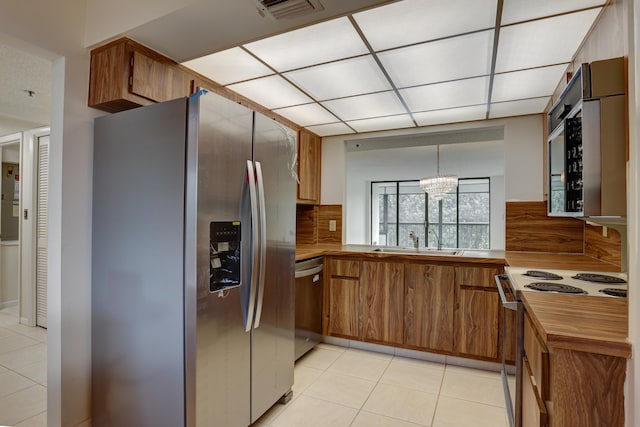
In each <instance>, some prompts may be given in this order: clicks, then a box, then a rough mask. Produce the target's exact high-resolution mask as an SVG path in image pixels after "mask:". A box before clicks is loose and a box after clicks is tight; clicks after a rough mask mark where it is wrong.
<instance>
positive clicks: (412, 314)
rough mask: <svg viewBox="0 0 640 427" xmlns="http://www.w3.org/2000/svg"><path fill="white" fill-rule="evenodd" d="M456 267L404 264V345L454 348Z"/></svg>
mask: <svg viewBox="0 0 640 427" xmlns="http://www.w3.org/2000/svg"><path fill="white" fill-rule="evenodd" d="M453 279H454V268H453V267H448V266H441V265H431V264H406V265H405V266H404V280H405V298H404V307H405V309H404V344H405V345H407V346H411V347H419V348H421V349H425V350H439V351H446V352H450V351H452V350H453V308H454V282H453Z"/></svg>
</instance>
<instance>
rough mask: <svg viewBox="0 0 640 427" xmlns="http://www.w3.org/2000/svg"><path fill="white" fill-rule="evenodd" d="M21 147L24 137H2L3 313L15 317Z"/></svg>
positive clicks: (0, 300) (0, 266)
mask: <svg viewBox="0 0 640 427" xmlns="http://www.w3.org/2000/svg"><path fill="white" fill-rule="evenodd" d="M21 144H22V135H21V134H13V135H9V136H5V137H2V138H0V163H1V173H2V175H1V177H0V188H1V190H2V196H1V200H0V310H3V311H7V312H12V313H14V314H16V315H17V314H18V312H19V305H18V302H19V299H20V173H21V172H20V163H21V162H20V148H21Z"/></svg>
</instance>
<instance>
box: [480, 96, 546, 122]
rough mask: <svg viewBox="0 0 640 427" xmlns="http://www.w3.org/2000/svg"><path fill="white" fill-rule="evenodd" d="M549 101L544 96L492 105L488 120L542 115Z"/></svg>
mask: <svg viewBox="0 0 640 427" xmlns="http://www.w3.org/2000/svg"><path fill="white" fill-rule="evenodd" d="M549 99H550V98H549V97H548V96H544V97H541V98H531V99H520V100H517V101H507V102H497V103H492V104H491V109H490V110H489V118H490V119H495V118H498V117H510V116H523V115H526V114H540V113H544V110H545V108H546V107H547V104H548V103H549Z"/></svg>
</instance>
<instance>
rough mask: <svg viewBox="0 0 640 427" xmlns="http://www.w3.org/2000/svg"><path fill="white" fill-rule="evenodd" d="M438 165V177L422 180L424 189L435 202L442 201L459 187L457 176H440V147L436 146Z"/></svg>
mask: <svg viewBox="0 0 640 427" xmlns="http://www.w3.org/2000/svg"><path fill="white" fill-rule="evenodd" d="M436 153H437V157H436V159H437V163H436V176H432V177H429V178H422V179H421V180H420V188H422V189H423V190H424V191H425V192H426V193H427V194H429V197H431V198H432V199H433V200H436V201H437V200H442V198H443V197H444V195H445V194H447V193H448V192H450V191H451V190H453V189H454V188H456V187H457V186H458V177H457V176H455V175H440V145H436Z"/></svg>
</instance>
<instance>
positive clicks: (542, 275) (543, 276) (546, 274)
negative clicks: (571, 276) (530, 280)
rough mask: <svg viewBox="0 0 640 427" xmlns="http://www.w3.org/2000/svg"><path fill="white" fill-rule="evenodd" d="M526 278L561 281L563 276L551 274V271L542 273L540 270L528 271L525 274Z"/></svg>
mask: <svg viewBox="0 0 640 427" xmlns="http://www.w3.org/2000/svg"><path fill="white" fill-rule="evenodd" d="M524 275H525V276H529V277H535V278H537V279H545V280H561V279H562V276H559V275H557V274H555V273H551V272H549V271H540V270H527V271H526V272H525V273H524Z"/></svg>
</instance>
